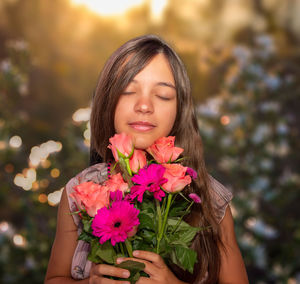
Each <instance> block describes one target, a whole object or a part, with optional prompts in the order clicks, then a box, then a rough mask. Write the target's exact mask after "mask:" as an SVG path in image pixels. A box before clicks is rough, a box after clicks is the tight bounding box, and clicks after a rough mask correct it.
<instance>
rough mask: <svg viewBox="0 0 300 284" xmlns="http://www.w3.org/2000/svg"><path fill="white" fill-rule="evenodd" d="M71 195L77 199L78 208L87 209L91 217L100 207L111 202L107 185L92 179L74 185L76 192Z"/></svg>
mask: <svg viewBox="0 0 300 284" xmlns="http://www.w3.org/2000/svg"><path fill="white" fill-rule="evenodd" d="M70 196H71V197H72V198H73V199H74V200H75V201H76V203H77V206H78V208H79V209H80V210H83V209H85V210H86V212H87V214H88V215H89V216H91V217H94V216H95V215H96V213H97V211H98V209H101V208H102V207H104V206H108V204H109V192H108V190H107V187H106V186H102V185H99V184H96V183H94V182H92V181H88V182H84V183H81V184H79V185H77V186H74V192H73V193H71V194H70Z"/></svg>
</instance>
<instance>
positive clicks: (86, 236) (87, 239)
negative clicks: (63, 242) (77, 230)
mask: <svg viewBox="0 0 300 284" xmlns="http://www.w3.org/2000/svg"><path fill="white" fill-rule="evenodd" d="M94 239H95V237H94V236H93V235H91V234H89V233H87V232H85V231H82V232H81V234H80V235H79V237H78V240H82V241H85V242H87V243H91V242H92V241H93V240H94Z"/></svg>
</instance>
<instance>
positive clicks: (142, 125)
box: [129, 121, 155, 131]
mask: <svg viewBox="0 0 300 284" xmlns="http://www.w3.org/2000/svg"><path fill="white" fill-rule="evenodd" d="M129 126H130V127H132V128H133V129H135V130H138V131H148V130H151V129H153V128H154V127H155V125H154V124H152V123H150V122H148V121H134V122H130V123H129Z"/></svg>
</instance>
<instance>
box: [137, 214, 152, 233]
mask: <svg viewBox="0 0 300 284" xmlns="http://www.w3.org/2000/svg"><path fill="white" fill-rule="evenodd" d="M139 220H140V225H139V229H150V230H154V222H153V220H154V218H153V214H149V213H147V212H141V213H140V214H139Z"/></svg>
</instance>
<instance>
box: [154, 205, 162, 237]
mask: <svg viewBox="0 0 300 284" xmlns="http://www.w3.org/2000/svg"><path fill="white" fill-rule="evenodd" d="M155 203H156V211H157V217H158V230H157V235H158V234H159V232H160V230H161V217H162V216H161V209H160V203H159V201H158V200H157V199H155Z"/></svg>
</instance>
